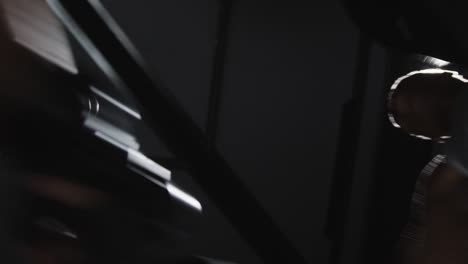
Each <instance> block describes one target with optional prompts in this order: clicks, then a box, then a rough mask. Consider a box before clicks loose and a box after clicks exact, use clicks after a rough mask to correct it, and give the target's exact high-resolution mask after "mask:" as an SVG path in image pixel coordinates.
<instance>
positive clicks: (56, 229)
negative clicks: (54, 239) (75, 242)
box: [36, 217, 78, 239]
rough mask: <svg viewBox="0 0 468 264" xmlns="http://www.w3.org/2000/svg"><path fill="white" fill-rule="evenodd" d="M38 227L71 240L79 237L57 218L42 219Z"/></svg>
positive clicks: (38, 221)
mask: <svg viewBox="0 0 468 264" xmlns="http://www.w3.org/2000/svg"><path fill="white" fill-rule="evenodd" d="M36 225H37V226H39V227H40V228H42V229H44V230H47V231H49V232H53V233H56V234H60V235H63V236H65V237H68V238H71V239H78V235H76V234H75V232H73V231H72V230H71V229H70V228H68V227H67V226H66V225H65V224H63V223H62V222H60V221H58V220H57V219H55V218H51V217H42V218H40V219H39V220H37V221H36Z"/></svg>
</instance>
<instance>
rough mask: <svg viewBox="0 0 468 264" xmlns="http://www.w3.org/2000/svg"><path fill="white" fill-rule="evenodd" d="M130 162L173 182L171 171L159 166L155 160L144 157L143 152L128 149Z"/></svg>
mask: <svg viewBox="0 0 468 264" xmlns="http://www.w3.org/2000/svg"><path fill="white" fill-rule="evenodd" d="M127 152H128V156H127V158H128V162H129V163H131V164H133V165H135V166H137V167H139V168H141V169H144V170H146V171H149V172H151V173H153V174H156V175H158V176H160V177H162V178H163V179H165V180H167V181H170V180H171V174H172V173H171V171H170V170H168V169H166V168H164V167H163V166H161V165H159V164H157V163H156V162H154V161H153V160H151V159H149V158H148V157H146V156H145V155H143V154H142V153H141V152H139V151H136V150H133V149H128V150H127Z"/></svg>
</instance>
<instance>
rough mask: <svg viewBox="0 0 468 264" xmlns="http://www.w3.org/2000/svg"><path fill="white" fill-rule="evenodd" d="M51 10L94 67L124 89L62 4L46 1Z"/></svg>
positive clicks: (112, 70)
mask: <svg viewBox="0 0 468 264" xmlns="http://www.w3.org/2000/svg"><path fill="white" fill-rule="evenodd" d="M46 1H47V3H48V5H49V6H50V8H51V10H52V11H53V12H54V13H55V15H56V16H57V17H59V18H60V20H61V21H62V22H63V23H64V25H65V27H66V29H67V30H68V31H70V33H71V34H72V35H73V36H74V37H75V39H76V40H77V41H78V42H79V43H80V44H81V45H82V46H83V48H84V49H85V50H87V51H88V52H89V53H90V56H91V58H92V59H93V61H94V62H95V63H96V65H97V66H98V67H99V68H100V69H101V70H102V71H103V72H104V73H105V74H106V76H108V77H109V78H110V80H111V81H112V82H113V84H114V85H115V86H116V87H117V88H119V89H122V88H125V87H126V86H125V84H124V82H123V81H122V80H121V78H120V77H119V76H118V74H117V73H116V72H115V70H114V68H113V67H112V66H111V65H110V64H109V63H108V61H107V60H106V59H105V58H104V56H103V55H102V53H101V52H100V51H99V50H98V48H96V46H95V45H94V44H93V42H92V41H91V40H90V39H89V38H88V36H87V35H86V34H85V33H84V32H83V31H82V30H81V28H80V27H79V26H78V24H77V23H76V21H75V20H74V19H73V18H72V17H71V16H70V14H69V13H68V12H67V11H66V10H65V8H63V6H62V4H61V3H60V1H58V0H46Z"/></svg>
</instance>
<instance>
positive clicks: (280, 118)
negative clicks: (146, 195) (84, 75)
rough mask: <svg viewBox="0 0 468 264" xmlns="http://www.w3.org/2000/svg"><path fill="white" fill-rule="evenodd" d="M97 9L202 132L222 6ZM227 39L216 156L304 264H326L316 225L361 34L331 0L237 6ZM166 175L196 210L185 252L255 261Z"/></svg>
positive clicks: (151, 4)
mask: <svg viewBox="0 0 468 264" xmlns="http://www.w3.org/2000/svg"><path fill="white" fill-rule="evenodd" d="M103 2H104V3H105V4H106V6H108V8H109V9H110V10H111V12H112V13H113V14H114V15H115V17H116V18H117V21H118V22H119V23H120V24H121V25H122V26H123V28H124V29H125V30H126V31H127V33H128V35H129V36H130V38H131V39H132V40H133V41H134V42H135V44H136V46H137V47H138V48H139V49H140V50H141V52H142V53H143V55H144V57H145V59H146V60H147V62H148V63H149V65H150V67H151V68H152V69H153V70H154V74H159V76H160V77H161V79H162V80H163V81H165V83H166V84H167V86H168V87H169V88H170V89H171V90H172V91H173V92H174V94H175V95H176V96H177V97H178V99H179V100H180V102H181V103H182V104H183V105H184V106H185V107H186V109H187V111H188V112H190V113H191V114H192V116H193V118H194V120H195V121H196V122H197V123H198V124H199V125H200V126H201V127H204V125H205V122H206V117H207V111H208V98H209V90H210V89H209V88H210V80H211V77H212V76H211V74H212V70H213V69H212V59H213V54H214V48H215V44H216V27H217V12H218V7H219V3H218V2H217V1H215V0H200V1H188V0H171V1H144V0H133V1H131V2H130V1H123V0H105V1H103ZM228 37H229V41H228V43H227V44H228V45H227V58H226V69H225V78H224V82H223V83H224V86H223V93H222V97H221V100H222V101H221V109H220V118H219V121H220V126H219V131H218V132H219V133H218V135H217V136H218V137H217V138H218V140H217V144H218V147H219V148H220V150H221V151H222V153H223V154H224V155H225V157H226V158H227V160H228V161H229V162H230V163H231V164H232V166H233V167H234V168H235V169H236V171H237V172H238V173H239V175H240V177H241V178H242V179H243V180H244V182H245V183H246V184H247V185H248V186H249V188H250V190H251V191H252V192H253V193H255V195H256V197H257V199H258V200H259V201H260V202H261V204H262V205H263V206H264V207H265V208H266V209H267V211H268V212H269V214H271V216H272V217H273V218H274V220H275V221H276V222H277V223H278V224H279V226H280V227H281V228H282V230H283V231H284V232H285V233H286V234H287V236H288V237H289V238H290V239H291V240H292V241H293V243H294V245H296V246H297V247H298V248H299V249H300V251H301V253H302V254H303V255H304V256H305V257H306V258H307V260H308V261H309V262H310V263H326V262H327V259H328V255H329V248H330V243H329V241H328V240H327V239H326V237H325V235H324V225H325V220H326V212H327V208H328V200H329V189H330V184H331V178H332V173H333V166H334V161H335V153H336V144H337V136H338V126H339V122H340V111H341V106H342V104H343V103H344V102H345V101H346V100H347V99H348V98H349V97H350V94H351V88H352V82H353V78H354V74H355V67H356V56H357V54H356V53H357V48H358V47H357V41H358V40H357V39H358V32H357V30H356V28H355V27H354V26H353V25H352V24H351V22H350V21H349V20H348V19H347V17H346V15H345V12H344V11H343V10H342V8H341V6H340V5H339V3H338V2H335V1H324V0H323V1H299V0H292V1H266V0H258V1H252V0H238V1H234V6H233V10H232V23H231V25H230V27H229V34H228ZM153 151H155V152H157V150H153ZM174 177H175V179H176V181H177V180H178V181H180V182H183V183H184V184H185V185H188V186H189V189H191V191H193V192H195V193H197V194H198V195H199V196H200V197H201V199H202V201H204V204H205V212H206V214H205V216H204V223H203V224H202V226H201V227H200V229H199V230H197V231H196V232H195V235H194V237H193V238H192V240H191V244H192V247H193V248H194V249H196V250H197V251H198V252H201V253H203V254H205V255H209V256H214V257H220V258H224V259H228V260H234V261H239V262H240V263H260V261H259V260H258V259H257V258H256V257H255V254H254V252H253V251H252V250H251V249H250V248H249V247H248V246H247V245H246V244H245V242H244V241H243V240H242V239H241V238H240V237H239V236H238V234H237V233H236V232H235V231H234V230H233V229H232V227H231V226H230V225H229V224H228V223H227V222H226V219H224V218H223V217H222V216H221V215H220V214H219V212H218V211H217V210H216V208H215V207H214V206H213V204H212V203H211V201H209V200H208V199H207V198H206V197H204V195H203V193H201V192H200V191H199V189H198V188H197V186H196V184H195V183H193V182H192V181H191V179H190V177H187V176H186V175H184V173H183V172H176V174H175V175H174ZM212 177H222V175H212ZM225 187H226V186H220V188H225ZM226 188H228V187H226ZM233 198H235V197H233ZM245 217H249V216H248V215H246V216H245Z"/></svg>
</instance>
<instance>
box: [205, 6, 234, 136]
mask: <svg viewBox="0 0 468 264" xmlns="http://www.w3.org/2000/svg"><path fill="white" fill-rule="evenodd" d="M231 18H232V0H226V1H219V11H218V30H217V33H216V48H215V54H214V56H213V73H212V79H211V88H210V98H209V102H208V104H209V108H208V119H207V123H206V134H207V135H208V138H209V139H211V141H212V142H215V141H216V137H217V134H218V126H219V113H220V108H221V100H222V95H223V94H222V92H223V81H224V71H225V65H226V53H227V46H228V40H229V26H230V25H231Z"/></svg>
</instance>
